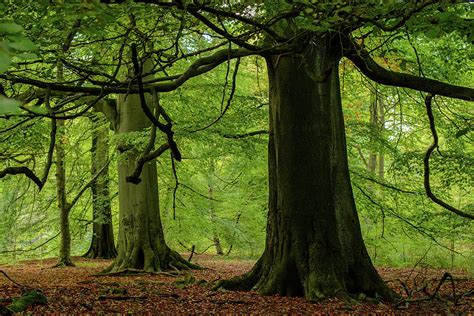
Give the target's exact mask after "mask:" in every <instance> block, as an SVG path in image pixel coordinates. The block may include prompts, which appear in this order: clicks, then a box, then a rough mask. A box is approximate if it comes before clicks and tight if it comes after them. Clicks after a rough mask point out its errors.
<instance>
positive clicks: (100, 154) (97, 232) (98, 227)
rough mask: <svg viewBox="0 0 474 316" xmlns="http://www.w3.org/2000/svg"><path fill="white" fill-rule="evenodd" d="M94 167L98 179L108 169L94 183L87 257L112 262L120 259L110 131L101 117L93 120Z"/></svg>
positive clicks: (92, 186) (95, 115)
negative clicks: (112, 198)
mask: <svg viewBox="0 0 474 316" xmlns="http://www.w3.org/2000/svg"><path fill="white" fill-rule="evenodd" d="M91 121H92V148H91V152H92V168H91V173H92V177H94V176H95V175H96V174H97V173H98V172H99V171H100V170H101V169H102V168H104V166H106V167H105V168H104V169H103V170H102V171H101V174H100V176H99V177H98V178H97V179H96V180H95V181H94V182H93V183H92V184H91V189H92V208H93V211H92V214H93V227H92V241H91V245H90V247H89V250H88V251H87V252H86V253H85V254H84V255H83V257H86V258H93V259H97V258H101V259H110V258H115V257H116V256H117V250H116V249H115V243H114V233H113V225H112V208H111V203H110V196H109V168H108V167H107V163H108V161H107V160H108V158H109V143H108V140H109V129H108V127H107V126H106V125H105V124H103V122H102V120H101V119H100V116H99V115H98V114H93V116H92V118H91Z"/></svg>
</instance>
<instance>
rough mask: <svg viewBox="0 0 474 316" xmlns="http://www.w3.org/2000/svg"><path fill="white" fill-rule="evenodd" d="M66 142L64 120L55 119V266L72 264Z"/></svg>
mask: <svg viewBox="0 0 474 316" xmlns="http://www.w3.org/2000/svg"><path fill="white" fill-rule="evenodd" d="M65 143H66V135H65V126H64V120H58V121H57V132H56V143H55V152H56V192H57V199H58V208H59V212H60V216H59V218H60V230H61V234H60V235H61V241H60V244H59V260H58V263H57V264H56V266H74V264H73V263H72V261H71V231H70V227H69V213H70V212H71V205H70V204H69V203H68V201H67V193H66V166H65V159H66V152H65V150H64V146H65Z"/></svg>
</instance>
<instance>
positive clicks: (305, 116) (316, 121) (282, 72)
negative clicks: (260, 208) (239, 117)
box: [217, 36, 394, 300]
mask: <svg viewBox="0 0 474 316" xmlns="http://www.w3.org/2000/svg"><path fill="white" fill-rule="evenodd" d="M313 41H315V39H313ZM340 51H341V49H340V47H339V46H338V41H337V38H335V39H329V38H328V37H327V36H325V37H320V38H319V40H318V41H317V42H315V43H312V44H309V45H308V46H307V47H306V48H305V50H304V51H303V52H301V53H293V54H287V55H280V56H275V57H272V58H271V59H268V60H267V65H268V74H269V80H270V136H269V146H268V164H269V167H268V169H269V212H268V222H267V238H266V245H265V251H264V253H263V255H262V257H261V258H260V259H259V260H258V262H257V263H256V265H255V266H254V267H253V269H252V270H251V271H250V272H248V273H247V274H246V275H244V276H242V277H237V278H234V279H231V280H227V281H223V282H220V284H218V285H217V286H223V287H224V288H228V289H246V290H249V289H254V290H258V291H259V292H260V293H263V294H280V295H285V296H305V297H306V298H307V299H309V300H317V299H321V298H324V297H334V296H338V297H344V298H348V297H349V296H354V295H359V294H360V293H364V294H365V295H368V296H371V297H384V298H385V299H393V298H394V293H393V292H392V291H391V290H390V289H389V288H388V287H387V285H386V284H385V283H384V282H383V281H382V279H381V278H380V276H379V275H378V273H377V271H376V270H375V268H374V267H373V265H372V262H371V260H370V258H369V255H368V253H367V250H366V248H365V245H364V242H363V240H362V235H361V231H360V225H359V220H358V217H357V212H356V209H355V203H354V199H353V194H352V188H351V183H350V178H349V170H348V164H347V153H346V142H345V132H344V122H343V114H342V105H341V98H340V86H339V76H338V64H339V59H340V57H339V55H340Z"/></svg>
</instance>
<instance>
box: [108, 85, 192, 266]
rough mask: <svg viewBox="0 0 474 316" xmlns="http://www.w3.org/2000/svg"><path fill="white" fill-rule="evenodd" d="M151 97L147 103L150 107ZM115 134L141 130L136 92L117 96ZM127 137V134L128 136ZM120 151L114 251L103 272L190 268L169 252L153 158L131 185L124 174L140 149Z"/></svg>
mask: <svg viewBox="0 0 474 316" xmlns="http://www.w3.org/2000/svg"><path fill="white" fill-rule="evenodd" d="M151 99H152V98H151V96H150V95H148V94H147V104H148V105H149V106H150V107H151V105H152V100H151ZM117 114H118V126H117V131H116V132H117V133H118V134H123V135H125V136H126V134H128V133H131V132H143V131H144V129H146V128H148V127H150V121H149V120H148V118H147V117H146V116H145V114H144V113H143V111H142V109H141V107H140V100H139V96H138V95H127V96H126V99H125V97H124V96H120V97H119V100H118V104H117ZM129 137H130V136H129ZM129 147H130V148H127V149H126V151H124V152H123V153H122V154H121V155H120V157H119V162H118V178H119V179H118V180H119V206H120V213H119V232H118V248H117V250H118V254H117V258H116V259H115V261H114V262H113V264H112V265H111V266H110V267H109V268H108V269H106V271H105V272H127V271H133V270H137V269H138V270H144V271H160V270H164V269H169V268H180V269H188V268H190V267H194V265H192V264H191V263H189V262H187V261H186V260H185V259H183V258H181V256H180V255H179V254H178V253H176V252H175V251H172V250H171V249H170V248H169V247H168V246H167V245H166V243H165V239H164V235H163V228H162V225H161V217H160V208H159V200H158V178H157V169H156V161H155V160H152V161H149V162H147V163H145V165H144V166H143V170H142V173H141V175H140V178H141V182H140V183H139V184H132V183H129V182H127V181H126V177H127V176H128V175H130V174H131V173H132V172H133V170H134V169H135V163H136V161H137V159H138V158H139V157H140V152H139V151H138V150H137V149H136V148H134V147H133V146H129Z"/></svg>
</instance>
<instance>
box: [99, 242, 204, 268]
mask: <svg viewBox="0 0 474 316" xmlns="http://www.w3.org/2000/svg"><path fill="white" fill-rule="evenodd" d="M191 269H201V267H200V266H198V265H196V264H193V263H191V262H189V261H187V260H186V259H184V258H183V257H181V255H180V254H179V253H177V252H176V251H173V250H171V249H170V248H169V247H167V246H166V248H165V249H164V251H163V253H160V254H157V253H156V252H154V251H153V250H151V249H150V250H149V251H144V250H143V249H138V250H135V251H130V252H127V253H126V254H122V255H121V254H119V255H118V256H117V257H116V259H115V260H114V262H113V263H112V264H111V265H110V266H109V267H107V268H106V269H105V270H103V271H102V272H101V274H114V275H116V274H121V273H124V274H129V273H139V272H150V273H153V272H161V271H170V270H171V271H181V270H191Z"/></svg>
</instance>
